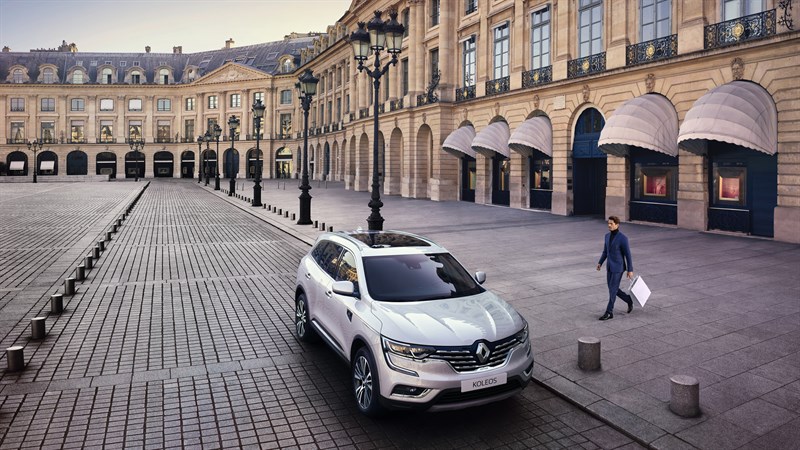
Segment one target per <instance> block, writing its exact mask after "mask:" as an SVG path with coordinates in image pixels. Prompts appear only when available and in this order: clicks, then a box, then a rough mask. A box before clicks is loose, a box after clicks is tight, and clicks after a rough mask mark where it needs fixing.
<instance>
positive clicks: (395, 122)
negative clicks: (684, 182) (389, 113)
mask: <svg viewBox="0 0 800 450" xmlns="http://www.w3.org/2000/svg"><path fill="white" fill-rule="evenodd" d="M394 127H395V128H397V117H395V118H394Z"/></svg>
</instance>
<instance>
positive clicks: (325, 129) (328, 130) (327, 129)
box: [322, 125, 331, 133]
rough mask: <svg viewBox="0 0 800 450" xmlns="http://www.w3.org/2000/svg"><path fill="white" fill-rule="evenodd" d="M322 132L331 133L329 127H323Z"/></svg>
mask: <svg viewBox="0 0 800 450" xmlns="http://www.w3.org/2000/svg"><path fill="white" fill-rule="evenodd" d="M322 132H323V133H330V132H331V126H330V125H325V126H324V127H322Z"/></svg>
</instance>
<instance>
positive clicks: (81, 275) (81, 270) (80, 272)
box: [75, 264, 86, 281]
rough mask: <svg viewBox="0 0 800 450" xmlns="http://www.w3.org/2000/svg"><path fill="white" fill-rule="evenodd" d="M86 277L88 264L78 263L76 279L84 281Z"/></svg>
mask: <svg viewBox="0 0 800 450" xmlns="http://www.w3.org/2000/svg"><path fill="white" fill-rule="evenodd" d="M85 279H86V266H84V265H83V264H80V265H78V267H76V268H75V280H76V281H83V280H85Z"/></svg>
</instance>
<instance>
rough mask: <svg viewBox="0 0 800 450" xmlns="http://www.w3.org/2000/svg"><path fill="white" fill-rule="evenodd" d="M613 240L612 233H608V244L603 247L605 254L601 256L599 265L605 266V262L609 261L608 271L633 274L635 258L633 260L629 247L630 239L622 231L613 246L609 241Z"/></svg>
mask: <svg viewBox="0 0 800 450" xmlns="http://www.w3.org/2000/svg"><path fill="white" fill-rule="evenodd" d="M609 239H611V233H610V232H609V233H606V242H605V245H604V246H603V254H602V255H601V256H600V261H599V262H598V263H597V264H600V265H601V266H602V265H603V262H604V261H605V260H606V259H608V267H607V269H608V271H609V272H614V273H619V272H626V271H627V272H633V258H631V248H630V245H628V237H627V236H625V235H624V234H622V232H621V231H619V232H617V237H615V238H614V242H612V243H611V246H609V245H608V241H609Z"/></svg>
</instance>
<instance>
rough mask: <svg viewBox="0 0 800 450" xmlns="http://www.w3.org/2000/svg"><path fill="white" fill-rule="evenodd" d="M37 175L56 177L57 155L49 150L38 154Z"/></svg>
mask: <svg viewBox="0 0 800 450" xmlns="http://www.w3.org/2000/svg"><path fill="white" fill-rule="evenodd" d="M36 159H37V160H38V161H37V165H38V166H39V175H58V155H56V154H55V152H51V151H50V150H47V151H43V152H41V153H39V155H38V156H37V157H36Z"/></svg>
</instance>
